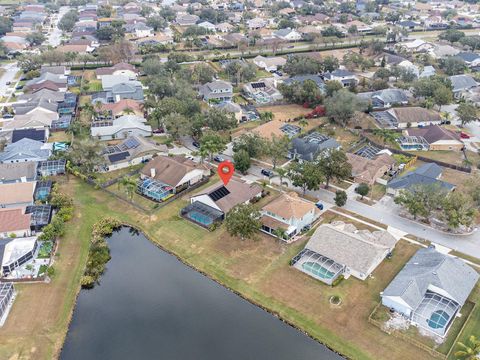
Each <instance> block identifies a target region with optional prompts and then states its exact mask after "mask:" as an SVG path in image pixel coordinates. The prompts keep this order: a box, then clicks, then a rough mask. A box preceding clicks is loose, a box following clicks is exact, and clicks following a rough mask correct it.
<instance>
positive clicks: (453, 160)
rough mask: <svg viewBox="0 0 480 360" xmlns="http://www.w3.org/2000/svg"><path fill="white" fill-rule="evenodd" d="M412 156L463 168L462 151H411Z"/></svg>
mask: <svg viewBox="0 0 480 360" xmlns="http://www.w3.org/2000/svg"><path fill="white" fill-rule="evenodd" d="M409 153H410V154H412V155H414V156H415V155H420V156H423V157H426V158H429V159H432V160H437V161H443V162H446V163H449V164H453V165H459V166H463V165H464V163H463V161H464V158H463V153H462V152H461V151H450V150H437V151H420V152H419V151H409Z"/></svg>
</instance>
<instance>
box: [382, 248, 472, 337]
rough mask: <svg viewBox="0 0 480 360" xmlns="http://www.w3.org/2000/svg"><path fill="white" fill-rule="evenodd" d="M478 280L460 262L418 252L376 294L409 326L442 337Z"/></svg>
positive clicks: (431, 250)
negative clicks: (408, 321) (382, 289)
mask: <svg viewBox="0 0 480 360" xmlns="http://www.w3.org/2000/svg"><path fill="white" fill-rule="evenodd" d="M478 278H479V275H478V273H477V272H476V271H475V270H474V269H473V268H472V267H471V266H469V265H467V264H466V263H465V261H464V260H462V259H459V258H456V257H453V256H450V255H447V254H443V253H440V252H438V251H437V250H435V248H433V247H428V248H421V249H419V250H417V252H416V253H415V254H414V255H413V256H412V257H411V258H410V260H409V261H408V262H407V263H406V264H405V266H404V267H403V269H402V270H400V272H399V273H398V274H397V275H396V276H395V278H394V279H393V280H392V282H391V283H390V284H389V285H388V286H387V287H386V288H385V290H384V291H383V292H382V293H380V296H381V297H382V304H383V305H384V306H386V307H388V308H389V309H391V310H393V311H395V312H397V313H399V314H401V315H403V316H404V317H406V318H407V319H409V320H410V323H411V324H412V325H415V326H418V327H420V328H422V329H423V330H426V331H428V332H429V333H432V334H434V335H437V336H440V337H442V338H443V337H445V336H446V335H447V332H448V330H449V329H450V327H451V325H452V324H453V322H454V320H455V318H456V317H459V314H458V313H459V312H460V310H461V308H462V306H463V305H464V304H465V302H466V301H467V298H468V297H469V295H470V293H471V292H472V290H473V288H474V287H475V284H476V283H477V281H478Z"/></svg>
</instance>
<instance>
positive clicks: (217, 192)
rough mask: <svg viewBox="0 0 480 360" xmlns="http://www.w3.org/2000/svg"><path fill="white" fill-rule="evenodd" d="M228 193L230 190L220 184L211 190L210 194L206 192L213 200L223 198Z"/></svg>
mask: <svg viewBox="0 0 480 360" xmlns="http://www.w3.org/2000/svg"><path fill="white" fill-rule="evenodd" d="M228 194H230V191H228V189H227V188H226V187H225V186H222V187H220V188H218V189H217V190H214V191H212V192H211V193H210V194H208V196H210V198H211V199H212V200H213V201H218V200H220V199H221V198H224V197H225V196H227V195H228Z"/></svg>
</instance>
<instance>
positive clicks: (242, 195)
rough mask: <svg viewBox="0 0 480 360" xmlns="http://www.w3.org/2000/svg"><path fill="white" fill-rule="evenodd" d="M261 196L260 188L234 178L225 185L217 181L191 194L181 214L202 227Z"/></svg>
mask: <svg viewBox="0 0 480 360" xmlns="http://www.w3.org/2000/svg"><path fill="white" fill-rule="evenodd" d="M261 196H262V188H261V187H260V186H259V185H257V184H255V183H252V184H248V183H246V182H243V181H241V180H237V179H235V178H232V179H230V181H229V182H228V184H227V185H224V184H223V182H222V181H219V182H217V183H215V184H213V185H211V186H209V187H207V188H206V189H203V190H201V191H200V192H198V193H196V194H194V195H192V197H191V198H190V204H189V205H188V206H186V207H184V208H183V209H182V210H181V215H182V216H183V217H184V218H186V219H188V220H190V221H192V222H194V223H196V224H198V225H200V226H203V227H209V226H210V225H212V224H213V223H216V222H221V221H223V219H224V218H225V215H226V214H227V213H228V212H229V211H230V210H231V209H232V208H233V207H235V206H236V205H239V204H247V203H249V202H250V201H251V200H252V199H254V198H260V197H261Z"/></svg>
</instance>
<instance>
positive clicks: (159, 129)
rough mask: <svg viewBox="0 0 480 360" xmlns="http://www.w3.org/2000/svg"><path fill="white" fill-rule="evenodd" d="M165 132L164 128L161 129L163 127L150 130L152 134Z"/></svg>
mask: <svg viewBox="0 0 480 360" xmlns="http://www.w3.org/2000/svg"><path fill="white" fill-rule="evenodd" d="M164 132H165V130H163V128H158V129H153V130H152V133H154V134H163V133H164Z"/></svg>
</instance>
